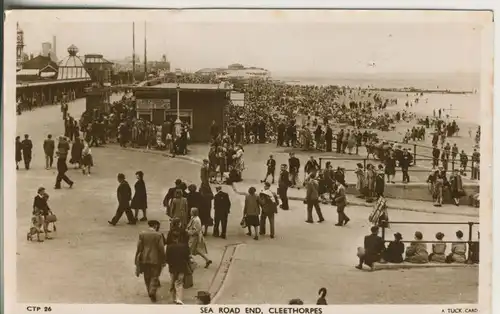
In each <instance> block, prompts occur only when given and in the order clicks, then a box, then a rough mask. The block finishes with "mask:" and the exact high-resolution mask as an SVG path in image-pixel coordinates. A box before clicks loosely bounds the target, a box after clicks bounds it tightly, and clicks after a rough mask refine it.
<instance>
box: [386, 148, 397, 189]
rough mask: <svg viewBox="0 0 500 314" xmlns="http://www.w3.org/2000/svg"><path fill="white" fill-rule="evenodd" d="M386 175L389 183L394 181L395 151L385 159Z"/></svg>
mask: <svg viewBox="0 0 500 314" xmlns="http://www.w3.org/2000/svg"><path fill="white" fill-rule="evenodd" d="M385 175H386V176H387V183H394V176H395V175H396V159H395V158H394V153H389V156H387V158H386V159H385Z"/></svg>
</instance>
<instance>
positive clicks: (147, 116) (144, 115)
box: [137, 112, 151, 121]
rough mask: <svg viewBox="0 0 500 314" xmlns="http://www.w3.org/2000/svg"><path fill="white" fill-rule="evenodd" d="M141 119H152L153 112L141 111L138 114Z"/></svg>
mask: <svg viewBox="0 0 500 314" xmlns="http://www.w3.org/2000/svg"><path fill="white" fill-rule="evenodd" d="M137 116H138V118H139V119H142V120H145V121H151V113H150V112H139V113H138V114H137Z"/></svg>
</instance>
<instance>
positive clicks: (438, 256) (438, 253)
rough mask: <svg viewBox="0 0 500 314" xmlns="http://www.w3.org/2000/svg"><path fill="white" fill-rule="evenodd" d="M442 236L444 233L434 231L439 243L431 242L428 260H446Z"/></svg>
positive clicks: (437, 261)
mask: <svg viewBox="0 0 500 314" xmlns="http://www.w3.org/2000/svg"><path fill="white" fill-rule="evenodd" d="M443 238H444V234H443V233H442V232H438V233H436V239H437V240H438V241H440V243H433V244H432V253H431V254H429V262H434V263H444V262H445V261H446V255H445V254H444V253H445V252H446V243H444V242H442V241H443Z"/></svg>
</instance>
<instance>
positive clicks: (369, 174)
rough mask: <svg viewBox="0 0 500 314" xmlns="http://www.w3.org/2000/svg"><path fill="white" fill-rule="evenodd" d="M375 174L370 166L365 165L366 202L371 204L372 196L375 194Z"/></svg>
mask: <svg viewBox="0 0 500 314" xmlns="http://www.w3.org/2000/svg"><path fill="white" fill-rule="evenodd" d="M376 176H377V173H376V172H375V169H374V167H373V165H372V164H368V165H366V180H365V181H366V201H367V202H368V203H371V202H373V195H374V193H375V177H376Z"/></svg>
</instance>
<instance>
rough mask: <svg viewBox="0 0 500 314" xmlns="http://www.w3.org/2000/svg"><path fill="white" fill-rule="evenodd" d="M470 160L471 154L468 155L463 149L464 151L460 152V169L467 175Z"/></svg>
mask: <svg viewBox="0 0 500 314" xmlns="http://www.w3.org/2000/svg"><path fill="white" fill-rule="evenodd" d="M468 162H469V156H467V154H466V153H465V152H464V150H463V149H462V152H461V153H460V171H461V172H462V175H465V171H466V170H467V163H468Z"/></svg>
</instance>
